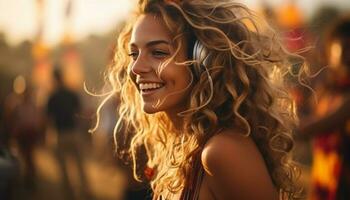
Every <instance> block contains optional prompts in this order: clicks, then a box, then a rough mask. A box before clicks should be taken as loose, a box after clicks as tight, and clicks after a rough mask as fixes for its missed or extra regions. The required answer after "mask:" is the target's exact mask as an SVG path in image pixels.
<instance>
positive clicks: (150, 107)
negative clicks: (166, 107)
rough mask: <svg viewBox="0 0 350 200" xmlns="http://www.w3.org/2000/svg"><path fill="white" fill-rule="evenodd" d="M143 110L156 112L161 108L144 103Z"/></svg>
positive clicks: (149, 112) (148, 112)
mask: <svg viewBox="0 0 350 200" xmlns="http://www.w3.org/2000/svg"><path fill="white" fill-rule="evenodd" d="M143 112H145V113H147V114H154V113H157V112H159V109H157V108H155V106H154V105H147V104H145V105H143Z"/></svg>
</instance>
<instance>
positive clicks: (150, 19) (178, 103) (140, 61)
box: [129, 14, 191, 114]
mask: <svg viewBox="0 0 350 200" xmlns="http://www.w3.org/2000/svg"><path fill="white" fill-rule="evenodd" d="M185 49H186V47H185V46H184V44H182V48H180V51H179V53H178V54H177V55H176V57H175V58H174V59H172V60H171V61H170V62H169V63H167V64H165V65H164V66H163V65H162V64H163V63H165V62H168V59H169V58H171V56H173V55H174V54H175V51H176V49H175V47H174V44H173V40H172V37H171V34H170V32H169V30H168V29H167V27H166V26H165V25H164V22H163V21H162V20H161V19H160V18H158V17H155V16H154V15H149V14H148V15H141V16H140V17H139V18H138V20H137V21H136V23H135V25H134V27H133V31H132V35H131V40H130V49H129V51H130V56H131V57H132V59H133V61H132V63H131V71H132V73H133V74H134V75H135V76H136V86H137V87H138V90H139V94H140V98H141V101H142V106H143V110H144V111H145V112H146V113H156V112H159V111H165V112H167V113H172V114H176V113H178V112H181V111H183V110H185V108H186V102H187V97H188V96H189V85H190V84H191V74H190V71H189V68H188V67H187V66H185V65H181V64H179V63H181V62H184V61H186V59H187V56H186V55H187V52H186V51H185ZM159 71H160V72H159Z"/></svg>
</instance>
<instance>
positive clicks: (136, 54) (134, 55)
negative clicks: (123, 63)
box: [128, 52, 138, 60]
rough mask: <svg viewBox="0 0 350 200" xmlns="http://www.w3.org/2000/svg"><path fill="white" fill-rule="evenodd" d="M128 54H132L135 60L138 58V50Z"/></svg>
mask: <svg viewBox="0 0 350 200" xmlns="http://www.w3.org/2000/svg"><path fill="white" fill-rule="evenodd" d="M128 56H130V57H131V58H132V59H133V60H136V59H137V56H138V53H136V52H131V53H129V54H128Z"/></svg>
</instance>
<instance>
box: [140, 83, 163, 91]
mask: <svg viewBox="0 0 350 200" xmlns="http://www.w3.org/2000/svg"><path fill="white" fill-rule="evenodd" d="M163 86H164V84H160V83H140V84H139V87H140V90H143V91H144V90H154V89H159V88H161V87H163Z"/></svg>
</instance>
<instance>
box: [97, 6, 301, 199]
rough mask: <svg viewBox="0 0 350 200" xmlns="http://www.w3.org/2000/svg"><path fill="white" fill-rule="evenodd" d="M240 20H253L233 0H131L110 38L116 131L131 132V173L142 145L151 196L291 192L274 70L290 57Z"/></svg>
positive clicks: (284, 103)
mask: <svg viewBox="0 0 350 200" xmlns="http://www.w3.org/2000/svg"><path fill="white" fill-rule="evenodd" d="M247 22H248V23H249V24H253V25H256V21H255V20H254V15H253V14H252V11H250V10H249V9H248V8H246V7H245V6H244V5H242V4H239V3H236V2H234V1H232V0H220V1H219V0H218V1H213V0H210V1H209V0H195V1H193V0H177V1H175V0H173V1H171V0H140V1H139V3H138V6H137V12H136V14H135V15H134V16H133V18H131V19H130V21H129V23H128V24H127V25H126V26H125V27H124V29H123V31H122V32H121V34H120V35H119V38H118V44H117V47H116V54H115V58H114V63H113V65H112V67H111V68H110V73H109V80H110V83H111V85H112V86H113V89H114V90H113V91H112V92H111V93H110V96H112V95H115V94H118V95H119V96H120V100H121V103H120V107H119V116H120V118H119V121H118V122H117V124H116V129H115V134H116V136H117V134H118V135H119V134H121V135H124V137H128V136H130V137H131V138H132V140H131V143H130V149H129V150H130V155H131V157H132V160H133V163H134V177H135V178H136V179H138V180H140V179H143V178H144V177H145V174H140V173H138V170H137V169H138V168H139V167H138V165H139V162H138V159H137V152H138V149H139V147H141V146H144V147H145V149H146V153H147V157H148V162H147V170H146V172H147V173H146V176H147V177H148V178H149V181H150V183H151V186H152V189H153V193H154V196H153V199H155V200H159V199H163V200H164V199H167V200H168V199H172V200H177V199H181V200H194V199H199V200H214V199H219V200H221V199H222V200H227V199H239V200H256V199H262V200H265V199H266V200H273V199H295V198H296V197H297V195H298V188H297V187H296V186H295V179H296V176H297V168H296V167H295V165H294V163H293V161H292V160H291V158H290V152H291V150H292V147H293V139H292V135H291V132H292V131H291V129H292V127H293V125H294V123H295V121H296V117H295V113H294V109H293V101H292V100H291V99H290V97H289V96H288V95H287V94H288V91H287V89H286V87H285V85H284V81H283V76H282V75H283V74H286V73H287V72H288V71H289V67H290V65H289V63H288V59H287V58H288V56H292V55H291V54H289V53H288V52H286V51H285V50H284V48H283V47H282V46H281V45H280V44H279V42H278V40H277V39H276V37H275V35H274V34H267V35H263V34H262V33H261V32H260V31H259V30H258V29H257V28H256V26H249V27H254V28H248V25H247ZM107 98H109V97H107ZM101 106H102V105H101ZM115 138H116V140H115V141H116V145H118V143H119V142H120V141H119V140H118V139H117V138H120V137H115ZM150 169H152V170H150Z"/></svg>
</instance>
